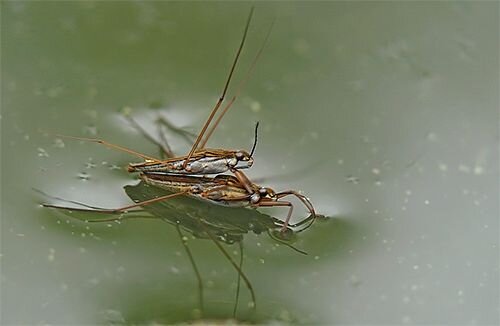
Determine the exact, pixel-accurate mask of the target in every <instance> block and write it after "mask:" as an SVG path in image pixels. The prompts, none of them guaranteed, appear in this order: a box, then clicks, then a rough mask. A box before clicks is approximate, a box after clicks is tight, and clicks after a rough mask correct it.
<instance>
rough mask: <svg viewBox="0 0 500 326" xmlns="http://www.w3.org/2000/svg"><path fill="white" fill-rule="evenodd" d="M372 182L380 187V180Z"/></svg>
mask: <svg viewBox="0 0 500 326" xmlns="http://www.w3.org/2000/svg"><path fill="white" fill-rule="evenodd" d="M374 184H375V186H377V187H380V186H381V185H382V181H380V180H377V181H375V183H374Z"/></svg>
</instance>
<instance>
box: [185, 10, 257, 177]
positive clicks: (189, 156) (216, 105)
mask: <svg viewBox="0 0 500 326" xmlns="http://www.w3.org/2000/svg"><path fill="white" fill-rule="evenodd" d="M253 11H254V7H252V8H251V9H250V14H249V15H248V19H247V24H246V25H245V31H244V32H243V38H242V39H241V43H240V47H239V48H238V51H237V52H236V57H235V58H234V61H233V65H232V66H231V70H230V71H229V76H228V77H227V81H226V85H225V86H224V90H223V91H222V95H221V96H220V98H219V100H218V101H217V103H216V104H215V107H214V108H213V109H212V112H211V113H210V116H209V117H208V119H207V121H206V122H205V125H204V126H203V128H202V129H201V131H200V133H199V135H198V138H196V141H195V142H194V144H193V147H191V151H190V152H189V154H188V155H187V157H186V159H185V160H184V166H183V168H185V167H186V166H187V164H188V162H189V160H190V159H191V156H193V154H194V152H195V151H196V149H197V148H198V144H199V143H200V141H201V139H202V138H203V135H204V134H205V131H206V130H207V128H208V126H209V125H210V122H212V119H213V118H214V116H215V113H217V110H218V109H219V107H220V106H221V104H222V102H223V101H224V97H225V96H226V92H227V89H228V87H229V83H230V82H231V78H232V77H233V73H234V69H235V68H236V64H237V63H238V59H239V57H240V53H241V50H242V49H243V45H244V44H245V40H246V38H247V33H248V27H249V26H250V21H251V20H252V16H253Z"/></svg>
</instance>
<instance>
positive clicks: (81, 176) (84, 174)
mask: <svg viewBox="0 0 500 326" xmlns="http://www.w3.org/2000/svg"><path fill="white" fill-rule="evenodd" d="M78 179H80V180H83V181H87V180H89V179H90V174H88V173H87V172H80V173H79V174H78Z"/></svg>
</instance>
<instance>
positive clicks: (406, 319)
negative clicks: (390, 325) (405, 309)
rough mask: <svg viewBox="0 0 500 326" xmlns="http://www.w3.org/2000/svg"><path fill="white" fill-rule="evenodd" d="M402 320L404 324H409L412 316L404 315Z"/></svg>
mask: <svg viewBox="0 0 500 326" xmlns="http://www.w3.org/2000/svg"><path fill="white" fill-rule="evenodd" d="M401 321H402V322H403V324H409V323H411V318H410V316H403V318H402V319H401Z"/></svg>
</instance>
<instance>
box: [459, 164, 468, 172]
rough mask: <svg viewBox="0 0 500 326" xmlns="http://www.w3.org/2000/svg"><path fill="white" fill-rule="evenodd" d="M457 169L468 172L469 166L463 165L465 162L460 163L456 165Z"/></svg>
mask: <svg viewBox="0 0 500 326" xmlns="http://www.w3.org/2000/svg"><path fill="white" fill-rule="evenodd" d="M458 171H460V172H463V173H470V167H469V166H467V165H465V164H460V165H459V166H458Z"/></svg>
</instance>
